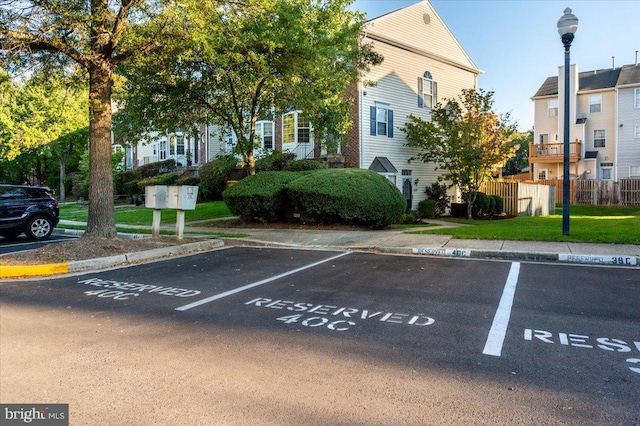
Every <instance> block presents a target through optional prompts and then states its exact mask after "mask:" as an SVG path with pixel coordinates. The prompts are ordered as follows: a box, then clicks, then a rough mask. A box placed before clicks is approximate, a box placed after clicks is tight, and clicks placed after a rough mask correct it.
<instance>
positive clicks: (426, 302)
mask: <svg viewBox="0 0 640 426" xmlns="http://www.w3.org/2000/svg"><path fill="white" fill-rule="evenodd" d="M0 288H1V289H2V297H1V299H2V304H3V306H7V305H20V306H25V305H29V306H40V307H49V308H60V309H75V310H82V311H87V312H109V314H110V315H111V316H112V317H117V316H119V315H122V316H127V317H130V316H133V317H138V318H140V320H141V321H153V320H154V319H157V320H162V321H171V322H178V323H183V324H198V325H199V326H201V327H205V328H207V329H212V330H213V329H220V328H225V329H241V330H251V331H253V332H259V333H261V334H263V335H269V334H270V333H294V334H296V338H297V339H302V340H303V341H304V339H305V336H307V338H308V339H309V340H308V341H309V345H310V347H311V346H313V347H316V346H317V345H326V346H327V347H332V345H337V344H339V345H341V347H343V346H344V345H347V346H348V347H351V348H358V347H360V348H367V350H366V351H365V352H363V353H362V354H361V355H362V356H363V357H365V358H366V359H375V360H378V361H380V360H386V361H389V362H390V361H393V362H394V363H400V364H402V365H405V366H408V367H410V368H421V369H430V368H437V369H439V370H443V371H449V372H451V373H452V374H455V375H456V376H457V377H460V376H462V377H465V376H466V377H469V378H478V377H492V378H497V379H498V380H500V381H502V382H504V383H507V384H508V387H509V389H511V388H513V389H515V388H529V387H530V388H535V389H543V390H544V391H545V392H549V395H558V394H561V395H567V398H568V399H569V400H570V401H573V405H572V407H574V406H575V411H574V413H573V414H575V415H576V416H578V417H576V418H577V419H578V420H579V419H580V418H582V417H581V416H584V418H585V419H586V418H591V419H595V422H596V424H598V423H600V422H602V424H605V423H609V424H613V423H615V424H618V423H619V424H637V423H638V422H640V410H638V400H639V397H640V323H639V322H638V312H640V297H639V296H640V271H638V270H636V269H626V268H606V267H592V266H568V265H550V264H536V263H520V262H495V261H494V262H491V261H480V260H454V259H437V258H425V257H414V256H393V255H381V254H374V253H366V252H338V251H316V250H291V249H273V248H250V247H233V248H225V249H220V250H215V251H211V252H207V253H203V254H198V255H194V256H186V257H182V258H175V259H170V260H164V261H159V262H153V263H148V264H143V265H137V266H134V267H127V268H121V269H113V270H110V271H103V272H98V273H90V274H84V275H79V276H73V277H64V278H58V279H46V280H37V281H28V282H25V281H19V282H7V283H3V284H2V287H0ZM354 351H355V353H356V355H357V350H356V349H354ZM351 355H353V354H351ZM5 368H7V366H6V365H4V366H3V369H5ZM551 397H552V396H550V398H551ZM569 405H571V404H569ZM580 407H582V408H580ZM571 409H574V408H571ZM581 410H583V411H581ZM589 416H591V417H589ZM594 416H595V417H594ZM610 422H611V423H610ZM578 423H580V422H579V421H578Z"/></svg>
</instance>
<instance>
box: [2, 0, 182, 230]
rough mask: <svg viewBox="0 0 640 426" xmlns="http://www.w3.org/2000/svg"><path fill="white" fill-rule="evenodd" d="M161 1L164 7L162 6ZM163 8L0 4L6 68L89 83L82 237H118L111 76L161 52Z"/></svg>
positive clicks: (21, 0) (134, 2)
mask: <svg viewBox="0 0 640 426" xmlns="http://www.w3.org/2000/svg"><path fill="white" fill-rule="evenodd" d="M167 1H168V0H167ZM164 6H165V0H156V1H151V0H51V1H46V2H41V1H35V0H0V56H1V57H2V60H3V62H5V63H7V64H9V63H11V64H13V65H22V66H24V65H25V64H32V65H39V66H41V67H45V68H56V67H57V68H64V67H66V66H69V63H76V64H79V65H80V66H82V67H83V68H84V69H85V70H86V71H87V73H88V76H89V111H90V114H89V116H90V121H89V141H90V144H89V149H90V155H89V157H90V163H91V166H90V183H89V217H88V220H87V229H86V232H85V235H86V236H93V237H115V236H116V235H117V232H116V226H115V219H114V206H113V176H112V171H111V149H112V148H111V115H112V109H111V94H112V88H113V70H114V68H115V67H116V66H117V65H118V64H119V63H121V62H123V61H126V60H128V59H130V58H132V57H134V56H135V55H144V54H146V53H148V52H149V51H151V50H153V49H155V48H158V47H160V46H161V40H162V37H163V34H164V31H165V30H166V27H169V26H170V24H171V22H172V21H171V14H170V13H168V12H167V9H165V7H164Z"/></svg>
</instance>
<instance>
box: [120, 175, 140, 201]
mask: <svg viewBox="0 0 640 426" xmlns="http://www.w3.org/2000/svg"><path fill="white" fill-rule="evenodd" d="M139 183H140V181H139V180H137V179H134V180H130V181H128V182H125V183H124V185H123V192H124V193H125V194H127V196H129V197H133V196H134V195H136V194H140V193H141V192H140V187H139V186H138V184H139Z"/></svg>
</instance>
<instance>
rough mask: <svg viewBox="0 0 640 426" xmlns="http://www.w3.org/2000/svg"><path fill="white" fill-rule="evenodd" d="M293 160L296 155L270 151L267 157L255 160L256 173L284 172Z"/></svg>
mask: <svg viewBox="0 0 640 426" xmlns="http://www.w3.org/2000/svg"><path fill="white" fill-rule="evenodd" d="M295 158H296V155H295V154H294V153H293V152H280V151H272V152H271V153H270V154H269V155H267V156H265V157H262V158H260V159H258V160H256V173H257V172H277V171H280V170H284V168H285V167H286V166H287V164H289V163H290V162H292V161H293V160H295Z"/></svg>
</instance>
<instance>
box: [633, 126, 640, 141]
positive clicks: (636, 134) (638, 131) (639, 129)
mask: <svg viewBox="0 0 640 426" xmlns="http://www.w3.org/2000/svg"><path fill="white" fill-rule="evenodd" d="M634 137H635V138H636V139H640V126H636V128H635V131H634Z"/></svg>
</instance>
